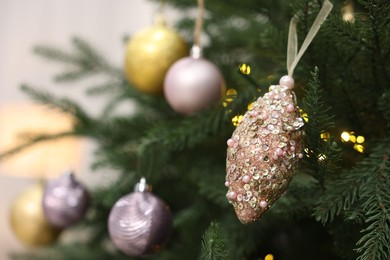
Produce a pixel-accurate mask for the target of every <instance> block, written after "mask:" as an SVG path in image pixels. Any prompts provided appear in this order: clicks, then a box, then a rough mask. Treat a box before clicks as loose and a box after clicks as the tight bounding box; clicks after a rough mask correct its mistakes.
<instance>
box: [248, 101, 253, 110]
mask: <svg viewBox="0 0 390 260" xmlns="http://www.w3.org/2000/svg"><path fill="white" fill-rule="evenodd" d="M252 107H253V102H251V103H249V104H248V106H247V108H248V110H251V109H252Z"/></svg>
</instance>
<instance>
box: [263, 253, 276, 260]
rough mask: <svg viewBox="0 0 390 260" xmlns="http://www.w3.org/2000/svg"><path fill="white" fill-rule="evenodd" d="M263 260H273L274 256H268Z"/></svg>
mask: <svg viewBox="0 0 390 260" xmlns="http://www.w3.org/2000/svg"><path fill="white" fill-rule="evenodd" d="M264 260H274V256H273V255H272V254H268V255H266V256H265V257H264Z"/></svg>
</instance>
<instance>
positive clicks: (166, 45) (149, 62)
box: [125, 24, 188, 95]
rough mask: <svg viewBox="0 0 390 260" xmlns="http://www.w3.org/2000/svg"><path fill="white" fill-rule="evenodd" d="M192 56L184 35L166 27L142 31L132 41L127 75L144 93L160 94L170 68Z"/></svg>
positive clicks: (154, 27) (153, 27) (126, 65)
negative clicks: (189, 55) (182, 59)
mask: <svg viewBox="0 0 390 260" xmlns="http://www.w3.org/2000/svg"><path fill="white" fill-rule="evenodd" d="M187 55H188V46H187V44H186V43H185V42H184V40H183V39H182V38H181V37H180V35H179V34H178V33H176V32H174V31H172V30H170V29H169V28H167V27H166V26H164V25H163V24H158V25H155V26H152V27H150V28H146V29H144V30H141V31H140V32H138V33H137V34H135V35H134V36H133V37H132V38H131V39H130V41H129V43H128V45H127V50H126V57H125V76H126V78H127V80H128V81H129V82H130V83H131V84H132V85H133V86H134V87H135V88H137V89H138V90H140V91H141V92H144V93H147V94H152V95H158V94H162V92H163V81H164V77H165V74H166V72H167V71H168V69H169V67H170V66H171V65H172V64H173V63H174V62H175V61H177V60H178V59H180V58H183V57H185V56H187Z"/></svg>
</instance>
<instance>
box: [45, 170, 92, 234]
mask: <svg viewBox="0 0 390 260" xmlns="http://www.w3.org/2000/svg"><path fill="white" fill-rule="evenodd" d="M42 204H43V211H44V213H45V216H46V218H47V220H48V222H49V223H51V224H52V225H54V226H57V227H62V228H66V227H69V226H71V225H73V224H76V223H77V222H79V221H80V220H82V219H83V218H84V216H85V213H86V211H87V209H88V205H89V195H88V192H87V189H86V188H85V187H84V186H83V185H81V184H80V183H79V182H77V181H76V180H75V178H74V176H73V174H72V172H66V173H65V174H64V175H62V176H61V177H60V178H59V179H56V180H49V181H47V182H46V185H45V190H44V193H43V199H42Z"/></svg>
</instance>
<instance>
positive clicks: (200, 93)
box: [164, 0, 226, 115]
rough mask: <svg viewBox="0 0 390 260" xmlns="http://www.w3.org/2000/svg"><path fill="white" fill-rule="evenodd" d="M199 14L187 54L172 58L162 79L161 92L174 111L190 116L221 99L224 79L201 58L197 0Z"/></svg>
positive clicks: (199, 2)
mask: <svg viewBox="0 0 390 260" xmlns="http://www.w3.org/2000/svg"><path fill="white" fill-rule="evenodd" d="M198 5H199V6H198V10H199V15H198V19H197V20H196V27H195V32H194V38H195V45H194V46H193V47H192V49H191V55H190V56H189V57H185V58H182V59H180V60H178V61H176V62H175V63H174V64H173V65H172V66H171V67H170V68H169V70H168V72H167V74H166V76H165V79H164V95H165V98H166V100H167V102H168V103H169V105H170V106H171V107H172V108H173V109H174V110H175V111H176V112H178V113H180V114H184V115H191V114H194V113H196V112H198V111H200V110H203V109H206V108H209V107H210V106H212V105H214V104H215V103H217V102H218V101H219V100H221V98H222V96H223V95H224V93H225V91H226V87H225V80H224V78H223V76H222V73H221V71H220V70H219V69H218V67H217V66H216V65H215V64H214V63H212V62H210V61H209V60H207V59H204V58H202V49H201V44H200V35H201V31H202V23H203V0H198Z"/></svg>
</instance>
